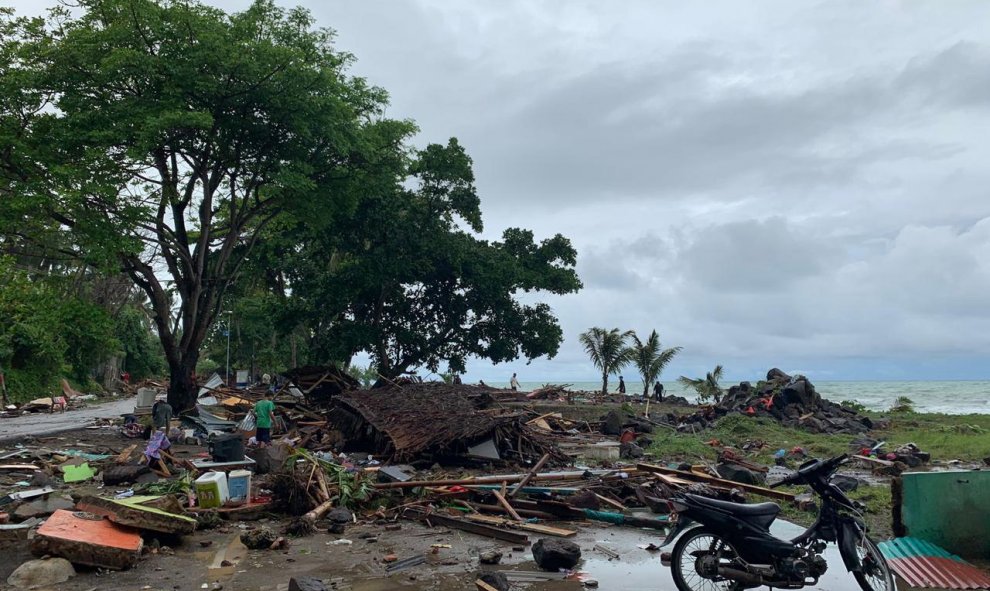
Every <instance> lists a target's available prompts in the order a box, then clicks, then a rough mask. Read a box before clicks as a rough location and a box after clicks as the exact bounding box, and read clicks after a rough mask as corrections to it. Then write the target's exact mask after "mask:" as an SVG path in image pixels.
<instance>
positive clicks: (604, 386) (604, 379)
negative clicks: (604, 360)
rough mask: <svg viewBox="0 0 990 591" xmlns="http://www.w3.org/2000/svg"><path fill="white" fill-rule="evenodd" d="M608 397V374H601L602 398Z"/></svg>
mask: <svg viewBox="0 0 990 591" xmlns="http://www.w3.org/2000/svg"><path fill="white" fill-rule="evenodd" d="M607 395H608V374H607V373H604V372H603V373H602V396H607Z"/></svg>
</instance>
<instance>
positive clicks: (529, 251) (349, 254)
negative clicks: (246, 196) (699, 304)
mask: <svg viewBox="0 0 990 591" xmlns="http://www.w3.org/2000/svg"><path fill="white" fill-rule="evenodd" d="M397 165H398V166H397ZM471 166H472V162H471V159H470V157H469V156H468V155H467V153H466V152H465V150H464V149H463V147H461V145H460V144H459V143H458V142H457V141H456V140H455V139H451V140H450V141H449V142H448V143H447V144H446V145H439V144H431V145H429V146H427V147H426V148H424V149H422V150H416V151H413V152H412V153H411V154H409V155H408V159H407V160H405V161H402V160H390V161H389V164H388V165H387V167H386V169H385V170H384V171H383V173H384V174H390V175H392V177H391V182H390V183H384V182H382V183H379V184H376V185H375V186H376V188H377V190H376V191H375V192H374V193H372V194H368V195H366V196H362V197H361V198H360V199H359V201H358V204H357V207H356V208H355V209H354V210H353V212H352V213H351V214H350V215H348V216H344V217H343V218H342V219H341V220H340V223H339V224H338V225H337V226H336V229H335V230H336V231H334V232H326V231H324V230H323V229H322V228H313V227H309V226H300V227H298V228H295V229H293V231H292V232H291V235H292V236H293V238H292V239H290V240H288V241H282V240H273V241H268V242H266V246H264V247H263V248H262V249H261V250H271V249H275V251H276V252H274V253H272V254H263V255H262V256H261V259H260V260H259V264H260V265H263V266H264V268H265V269H268V270H274V269H277V270H279V274H278V276H277V277H272V280H271V287H272V288H273V289H274V290H275V291H276V292H277V293H279V294H280V297H282V298H284V301H285V302H286V307H285V310H286V314H285V319H284V321H285V325H286V327H292V326H294V324H295V323H296V322H302V323H303V324H304V325H305V326H307V327H308V328H307V332H310V333H311V334H312V335H313V339H312V342H311V344H310V346H309V348H308V350H309V352H310V354H311V355H315V356H317V357H320V358H324V359H331V360H334V361H338V362H340V363H342V364H347V363H349V362H350V359H351V358H352V357H353V356H354V355H355V354H356V353H358V352H361V351H365V352H367V353H368V354H369V355H370V356H371V358H372V360H373V363H374V365H375V368H376V370H377V371H378V372H379V373H380V374H381V375H382V376H384V377H386V378H394V377H395V376H397V375H399V374H401V373H403V372H405V371H407V370H409V369H411V368H416V367H426V368H427V369H429V370H430V371H433V372H438V371H440V368H441V366H442V365H444V364H446V365H447V367H448V369H449V370H452V371H455V372H463V371H464V369H465V364H466V361H467V359H468V358H469V357H472V356H473V357H478V358H483V359H488V360H491V361H493V362H501V361H509V360H513V359H516V358H518V357H525V358H527V359H533V358H536V357H539V356H542V355H547V356H553V355H554V354H555V353H556V351H557V349H558V347H559V345H560V342H561V341H562V338H563V335H562V331H561V329H560V326H559V325H558V323H557V321H556V318H555V317H554V316H553V313H552V311H551V309H550V307H549V306H548V305H546V304H545V303H533V304H524V303H522V302H520V301H519V299H518V298H517V294H518V293H520V292H535V291H546V292H550V293H554V294H564V293H569V292H573V291H576V290H577V289H578V288H580V286H581V284H580V281H579V280H578V278H577V275H576V274H575V272H574V270H573V266H574V263H575V259H576V253H575V251H574V249H573V247H572V246H571V244H570V241H568V240H567V239H566V238H564V237H563V236H560V235H556V236H553V237H551V238H549V239H546V240H543V241H540V242H537V241H536V240H535V239H534V236H533V233H532V232H530V231H528V230H522V229H517V228H510V229H508V230H506V231H505V232H504V233H503V235H502V240H501V241H486V240H482V239H480V238H479V237H478V236H477V234H478V233H479V232H480V231H481V230H482V215H481V209H480V199H479V197H478V195H477V193H476V190H475V186H474V175H473V172H472V169H471ZM300 237H303V238H302V239H301V240H300ZM296 244H299V245H300V247H299V248H298V249H297V248H295V245H296ZM258 271H259V273H261V272H262V269H260V268H259V269H258Z"/></svg>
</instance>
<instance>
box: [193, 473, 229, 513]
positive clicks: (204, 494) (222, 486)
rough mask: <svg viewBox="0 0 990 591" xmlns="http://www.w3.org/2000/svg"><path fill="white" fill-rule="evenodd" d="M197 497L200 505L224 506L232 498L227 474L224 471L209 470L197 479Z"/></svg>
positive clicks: (210, 506) (207, 506)
mask: <svg viewBox="0 0 990 591" xmlns="http://www.w3.org/2000/svg"><path fill="white" fill-rule="evenodd" d="M195 484H196V499H197V503H198V504H199V506H200V507H206V508H212V507H223V506H224V504H225V503H226V502H227V501H228V500H230V492H229V491H228V489H227V475H226V474H224V473H223V472H207V473H206V474H203V475H202V476H200V477H199V478H197V479H196V482H195Z"/></svg>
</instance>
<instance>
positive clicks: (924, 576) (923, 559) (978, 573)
mask: <svg viewBox="0 0 990 591" xmlns="http://www.w3.org/2000/svg"><path fill="white" fill-rule="evenodd" d="M887 562H888V563H889V564H890V568H892V569H894V572H896V573H897V574H898V575H900V576H901V578H903V579H904V580H905V581H907V583H908V584H909V585H911V586H912V587H935V588H938V589H990V576H988V575H987V573H985V572H983V571H982V570H980V569H978V568H976V567H975V566H973V565H971V564H969V563H968V562H961V561H958V560H953V559H951V558H943V557H937V556H910V557H905V558H894V559H889V560H888V561H887Z"/></svg>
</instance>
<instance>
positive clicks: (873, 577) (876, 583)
mask: <svg viewBox="0 0 990 591" xmlns="http://www.w3.org/2000/svg"><path fill="white" fill-rule="evenodd" d="M856 554H857V555H858V556H859V561H860V563H861V564H862V570H860V571H859V572H855V573H853V576H854V577H856V582H857V583H859V586H860V587H861V588H862V589H863V591H896V589H897V587H895V586H894V575H892V574H891V572H890V566H888V565H887V560H886V559H885V558H884V557H883V554H881V553H880V548H877V545H876V544H875V543H873V540H871V539H870V538H869V536H867V535H865V534H864V535H862V536H860V538H859V540H858V541H857V542H856Z"/></svg>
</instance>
